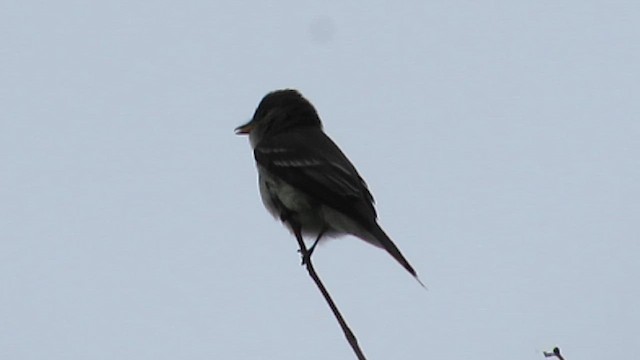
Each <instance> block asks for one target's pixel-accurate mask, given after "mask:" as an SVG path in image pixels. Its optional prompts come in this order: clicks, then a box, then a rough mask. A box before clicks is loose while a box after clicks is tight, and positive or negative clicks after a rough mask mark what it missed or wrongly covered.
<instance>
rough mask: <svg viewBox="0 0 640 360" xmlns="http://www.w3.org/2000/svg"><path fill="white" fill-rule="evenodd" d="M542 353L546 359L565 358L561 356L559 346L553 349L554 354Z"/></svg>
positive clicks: (561, 359)
mask: <svg viewBox="0 0 640 360" xmlns="http://www.w3.org/2000/svg"><path fill="white" fill-rule="evenodd" d="M542 353H543V354H544V357H557V358H558V360H564V357H562V355H561V354H560V348H559V347H557V346H556V347H554V348H553V352H546V351H543V352H542Z"/></svg>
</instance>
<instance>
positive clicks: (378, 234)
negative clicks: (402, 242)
mask: <svg viewBox="0 0 640 360" xmlns="http://www.w3.org/2000/svg"><path fill="white" fill-rule="evenodd" d="M371 235H373V236H375V238H376V240H377V241H378V242H379V243H380V246H381V247H382V248H383V249H385V250H387V252H388V253H389V254H390V255H391V256H393V258H394V259H396V261H398V262H399V263H400V265H402V267H404V268H405V269H406V270H407V271H408V272H409V274H411V275H413V277H414V278H415V279H416V280H417V281H418V282H419V283H420V285H422V287H424V288H426V286H424V284H423V283H422V281H420V278H419V277H418V274H417V273H416V271H415V270H414V269H413V266H411V264H409V261H407V259H405V257H404V256H403V255H402V253H401V252H400V249H398V247H397V246H396V244H394V243H393V241H392V240H391V238H390V237H389V236H388V235H387V234H386V233H385V232H384V230H382V228H381V227H380V226H379V225H378V224H376V225H375V229H373V231H371Z"/></svg>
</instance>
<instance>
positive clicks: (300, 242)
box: [294, 228, 367, 360]
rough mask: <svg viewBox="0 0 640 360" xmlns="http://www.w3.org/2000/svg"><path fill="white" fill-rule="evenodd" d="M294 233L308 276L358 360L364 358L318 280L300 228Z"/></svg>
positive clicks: (336, 308) (349, 330)
mask: <svg viewBox="0 0 640 360" xmlns="http://www.w3.org/2000/svg"><path fill="white" fill-rule="evenodd" d="M294 234H295V236H296V240H298V245H299V246H300V254H301V255H302V259H303V261H302V262H303V264H304V265H306V267H307V271H308V272H309V276H311V278H312V279H313V281H314V282H315V283H316V285H317V286H318V289H319V290H320V292H321V293H322V295H323V296H324V299H325V300H326V301H327V304H329V307H330V308H331V311H333V315H334V316H335V317H336V320H338V323H339V324H340V327H341V328H342V332H344V336H345V337H346V338H347V341H348V342H349V345H351V348H352V349H353V352H354V353H355V354H356V356H357V357H358V360H366V359H367V358H366V357H365V356H364V354H363V353H362V349H360V346H359V345H358V340H357V339H356V336H355V335H354V334H353V332H352V331H351V329H350V328H349V325H347V322H346V321H345V320H344V318H343V317H342V314H340V310H338V307H337V306H336V304H335V303H334V302H333V299H331V295H329V292H328V291H327V289H326V288H325V287H324V284H322V281H320V278H319V277H318V274H317V273H316V270H315V269H314V267H313V264H312V263H311V256H310V254H309V251H308V250H307V247H306V245H305V244H304V240H303V239H302V234H301V233H300V229H299V228H297V229H295V228H294ZM321 236H322V233H320V235H318V239H320V237H321ZM316 243H317V240H316Z"/></svg>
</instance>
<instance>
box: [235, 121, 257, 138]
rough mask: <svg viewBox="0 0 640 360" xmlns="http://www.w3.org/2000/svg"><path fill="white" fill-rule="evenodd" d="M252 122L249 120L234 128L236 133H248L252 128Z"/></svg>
mask: <svg viewBox="0 0 640 360" xmlns="http://www.w3.org/2000/svg"><path fill="white" fill-rule="evenodd" d="M254 126H255V125H254V124H253V123H252V122H251V121H249V122H248V123H246V124H244V125H240V126H238V127H237V128H236V130H235V131H236V135H246V134H248V133H250V132H251V130H253V128H254Z"/></svg>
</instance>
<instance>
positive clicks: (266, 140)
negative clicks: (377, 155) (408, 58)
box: [235, 89, 424, 286]
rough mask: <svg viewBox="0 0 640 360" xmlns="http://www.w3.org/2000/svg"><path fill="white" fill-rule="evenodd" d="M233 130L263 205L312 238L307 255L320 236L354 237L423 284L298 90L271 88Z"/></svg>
mask: <svg viewBox="0 0 640 360" xmlns="http://www.w3.org/2000/svg"><path fill="white" fill-rule="evenodd" d="M235 132H236V134H237V135H248V136H249V142H250V144H251V147H252V148H253V155H254V158H255V161H256V167H257V171H258V184H259V189H260V196H261V198H262V202H263V204H264V206H265V207H266V209H267V210H268V211H269V212H270V213H271V214H272V215H273V216H274V217H275V218H279V219H280V220H281V221H282V222H283V223H284V224H285V226H286V227H288V228H289V230H290V231H292V232H293V233H294V234H296V232H299V233H300V235H302V236H304V235H307V236H315V237H316V240H315V242H314V243H313V245H312V246H311V247H310V248H309V251H308V253H307V254H308V255H307V256H311V254H312V253H313V250H314V249H315V247H316V245H317V244H318V242H319V241H320V239H321V238H326V237H337V236H342V235H353V236H355V237H357V238H360V239H362V240H364V241H366V242H367V243H369V244H372V245H374V246H376V247H378V248H382V249H384V250H386V251H387V252H388V253H389V254H390V255H391V256H392V257H393V258H394V259H395V260H396V261H397V262H398V263H400V265H402V267H404V269H406V270H407V271H408V272H409V273H410V274H411V275H412V276H413V277H414V278H415V279H416V280H418V282H419V283H420V284H422V282H421V281H420V279H419V278H418V275H417V273H416V271H415V270H414V268H413V267H412V266H411V264H410V263H409V261H407V259H406V258H405V257H404V256H403V255H402V253H401V252H400V249H398V247H397V246H396V245H395V244H394V242H393V241H392V240H391V238H390V237H389V236H388V235H387V234H386V233H385V231H384V230H383V229H382V227H380V225H379V224H378V222H377V213H376V209H375V207H374V198H373V195H372V194H371V192H370V191H369V188H368V187H367V184H366V182H365V181H364V179H363V178H362V177H361V176H360V174H359V173H358V171H357V170H356V168H355V166H353V164H352V163H351V161H349V159H348V158H347V156H346V155H345V154H344V153H343V152H342V150H340V148H339V147H338V145H336V143H335V142H333V140H331V139H330V138H329V137H328V136H327V135H326V134H325V132H324V131H323V125H322V121H321V120H320V117H319V116H318V113H317V111H316V109H315V107H314V106H313V105H312V104H311V103H310V102H309V101H308V100H307V99H306V98H305V97H303V96H302V94H301V93H300V92H299V91H297V90H295V89H282V90H275V91H272V92H269V93H268V94H267V95H265V96H264V97H263V98H262V100H261V101H260V103H259V104H258V107H257V108H256V110H255V112H254V114H253V117H252V118H251V120H250V121H249V122H247V123H246V124H244V125H240V126H238V127H237V128H236V129H235ZM304 263H305V259H304V257H303V264H304ZM422 286H424V285H423V284H422Z"/></svg>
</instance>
